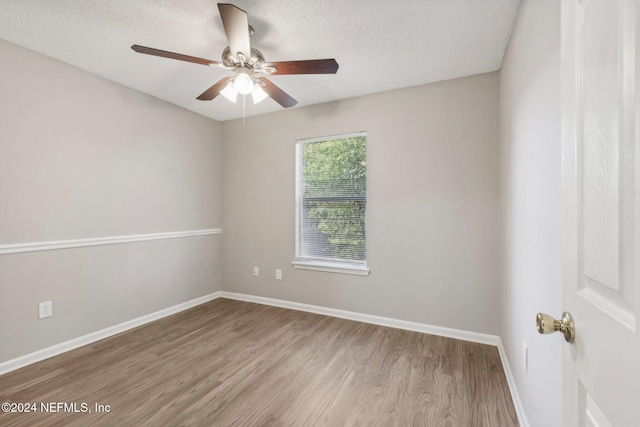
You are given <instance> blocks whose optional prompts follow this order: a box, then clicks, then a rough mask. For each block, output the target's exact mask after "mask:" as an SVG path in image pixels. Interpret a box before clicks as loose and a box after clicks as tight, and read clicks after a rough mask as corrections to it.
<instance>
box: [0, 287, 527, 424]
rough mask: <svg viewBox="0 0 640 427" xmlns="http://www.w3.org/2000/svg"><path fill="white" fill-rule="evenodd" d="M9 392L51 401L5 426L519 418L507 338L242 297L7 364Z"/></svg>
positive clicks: (19, 399)
mask: <svg viewBox="0 0 640 427" xmlns="http://www.w3.org/2000/svg"><path fill="white" fill-rule="evenodd" d="M0 402H13V403H15V404H16V405H17V404H19V403H35V404H36V409H37V412H35V413H33V412H32V413H2V412H0V425H2V426H66V425H71V426H87V425H92V426H93V425H109V426H112V425H121V426H152V425H153V426H155V425H157V426H178V425H197V426H305V427H306V426H403V427H404V426H447V427H457V426H473V427H478V426H488V427H489V426H490V427H496V426H517V425H518V422H517V418H516V415H515V410H514V407H513V404H512V401H511V396H510V393H509V389H508V386H507V382H506V379H505V375H504V371H503V368H502V364H501V362H500V358H499V355H498V351H497V349H496V348H495V347H492V346H488V345H482V344H476V343H470V342H465V341H458V340H454V339H449V338H443V337H438V336H433V335H426V334H421V333H417V332H408V331H404V330H399V329H393V328H387V327H382V326H375V325H370V324H365V323H360V322H354V321H350V320H343V319H336V318H332V317H326V316H322V315H317V314H311V313H305V312H300V311H294V310H287V309H281V308H275V307H270V306H264V305H260V304H254V303H248V302H241V301H234V300H228V299H217V300H214V301H211V302H209V303H206V304H202V305H200V306H197V307H194V308H192V309H190V310H187V311H184V312H181V313H178V314H175V315H173V316H170V317H167V318H164V319H160V320H158V321H155V322H153V323H150V324H148V325H144V326H141V327H138V328H136V329H133V330H131V331H127V332H125V333H122V334H119V335H116V336H113V337H110V338H107V339H105V340H102V341H99V342H96V343H94V344H91V345H88V346H85V347H82V348H79V349H76V350H73V351H70V352H68V353H65V354H62V355H59V356H56V357H53V358H51V359H48V360H45V361H43V362H40V363H37V364H34V365H31V366H27V367H25V368H22V369H19V370H17V371H14V372H11V373H8V374H5V375H3V376H0ZM57 402H60V403H61V404H62V405H58V404H57ZM64 403H66V404H67V408H65V407H64V406H63V404H64ZM74 403H75V404H76V407H75V408H74V407H73V406H72V404H74ZM83 404H85V405H86V406H83ZM96 404H99V405H104V409H105V410H106V405H109V410H110V411H109V412H96V406H95V405H96ZM43 406H44V407H43ZM47 408H48V409H51V408H53V409H56V410H58V412H49V413H44V412H43V409H47ZM74 409H75V411H77V412H73V411H72V410H74ZM84 409H86V410H87V412H83V410H84ZM88 411H91V412H88Z"/></svg>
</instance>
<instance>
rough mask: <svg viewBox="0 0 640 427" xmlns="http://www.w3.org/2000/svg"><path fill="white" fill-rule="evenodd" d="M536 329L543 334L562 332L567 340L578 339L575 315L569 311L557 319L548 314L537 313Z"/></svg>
mask: <svg viewBox="0 0 640 427" xmlns="http://www.w3.org/2000/svg"><path fill="white" fill-rule="evenodd" d="M536 329H538V332H539V333H541V334H552V333H554V332H558V331H559V332H562V334H563V335H564V339H565V341H566V342H569V343H571V342H573V341H574V340H575V339H576V328H575V324H574V323H573V316H571V313H569V312H568V311H565V312H564V313H562V319H560V320H556V319H554V318H553V317H551V316H549V315H548V314H544V313H538V314H537V315H536Z"/></svg>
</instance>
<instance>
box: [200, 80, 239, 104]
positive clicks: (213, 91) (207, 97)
mask: <svg viewBox="0 0 640 427" xmlns="http://www.w3.org/2000/svg"><path fill="white" fill-rule="evenodd" d="M229 80H231V77H224V78H222V79H220V80H218V81H217V82H216V83H215V84H214V85H213V86H211V87H210V88H209V89H207V90H205V91H204V92H202V94H201V95H200V96H199V97H198V98H197V99H199V100H200V101H211V100H212V99H213V98H215V97H216V96H218V95H220V91H221V90H222V89H224V88H225V86H226V85H227V83H229Z"/></svg>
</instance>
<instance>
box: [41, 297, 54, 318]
mask: <svg viewBox="0 0 640 427" xmlns="http://www.w3.org/2000/svg"><path fill="white" fill-rule="evenodd" d="M51 316H53V303H52V302H51V301H46V302H41V303H39V304H38V319H44V318H45V317H51Z"/></svg>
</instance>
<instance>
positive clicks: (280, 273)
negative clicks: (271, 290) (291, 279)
mask: <svg viewBox="0 0 640 427" xmlns="http://www.w3.org/2000/svg"><path fill="white" fill-rule="evenodd" d="M276 280H282V270H280V269H279V268H276Z"/></svg>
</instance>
